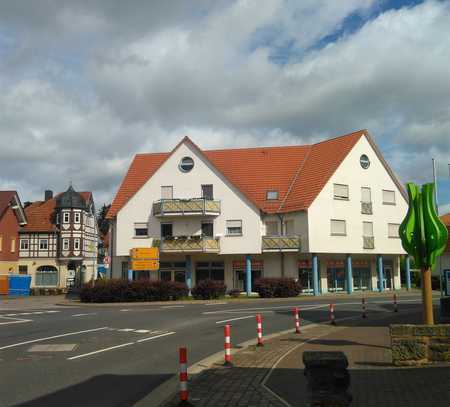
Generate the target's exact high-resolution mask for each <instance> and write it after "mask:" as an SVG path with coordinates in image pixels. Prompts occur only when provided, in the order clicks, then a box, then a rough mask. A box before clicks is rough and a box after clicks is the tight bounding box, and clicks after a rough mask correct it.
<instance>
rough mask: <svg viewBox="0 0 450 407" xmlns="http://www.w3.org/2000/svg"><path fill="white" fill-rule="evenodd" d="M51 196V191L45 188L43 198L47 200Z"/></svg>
mask: <svg viewBox="0 0 450 407" xmlns="http://www.w3.org/2000/svg"><path fill="white" fill-rule="evenodd" d="M52 198H53V191H50V190H48V189H47V190H46V191H45V200H46V201H48V200H49V199H52Z"/></svg>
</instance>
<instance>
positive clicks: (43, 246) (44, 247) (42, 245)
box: [39, 239, 48, 250]
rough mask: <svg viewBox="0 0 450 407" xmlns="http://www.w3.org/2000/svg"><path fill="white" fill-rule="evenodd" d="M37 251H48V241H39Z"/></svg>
mask: <svg viewBox="0 0 450 407" xmlns="http://www.w3.org/2000/svg"><path fill="white" fill-rule="evenodd" d="M39 250H48V239H39Z"/></svg>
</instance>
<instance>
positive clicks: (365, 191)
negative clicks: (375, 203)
mask: <svg viewBox="0 0 450 407" xmlns="http://www.w3.org/2000/svg"><path fill="white" fill-rule="evenodd" d="M361 202H364V203H370V202H372V194H371V192H370V188H369V187H362V188H361Z"/></svg>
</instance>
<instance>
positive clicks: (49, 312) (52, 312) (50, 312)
mask: <svg viewBox="0 0 450 407" xmlns="http://www.w3.org/2000/svg"><path fill="white" fill-rule="evenodd" d="M45 312H46V313H47V314H54V313H55V312H61V311H55V310H52V311H45Z"/></svg>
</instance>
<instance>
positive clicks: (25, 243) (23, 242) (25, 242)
mask: <svg viewBox="0 0 450 407" xmlns="http://www.w3.org/2000/svg"><path fill="white" fill-rule="evenodd" d="M29 247H30V241H29V239H20V250H28V249H29Z"/></svg>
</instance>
